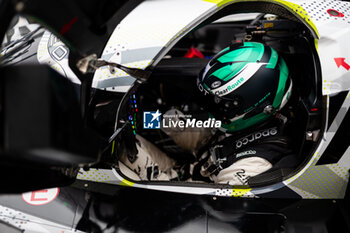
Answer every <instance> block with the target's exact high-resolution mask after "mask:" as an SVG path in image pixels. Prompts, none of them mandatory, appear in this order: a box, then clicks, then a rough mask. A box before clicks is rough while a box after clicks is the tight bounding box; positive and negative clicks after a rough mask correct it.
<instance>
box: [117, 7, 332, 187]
mask: <svg viewBox="0 0 350 233" xmlns="http://www.w3.org/2000/svg"><path fill="white" fill-rule="evenodd" d="M248 5H249V4H248ZM258 5H259V4H257V5H256V6H254V7H255V8H256V9H260V10H262V11H260V12H259V13H249V14H247V13H242V12H244V11H245V10H244V9H245V7H248V6H247V5H246V4H243V5H242V7H243V8H244V9H243V10H242V9H241V8H238V7H237V6H235V8H232V9H231V8H230V7H227V8H225V9H224V10H222V11H220V12H219V13H217V14H216V15H213V16H212V17H211V18H209V19H208V20H206V22H204V23H202V24H201V26H200V27H197V28H196V29H194V30H192V31H191V32H190V33H189V34H187V35H186V36H185V37H184V38H182V39H181V40H179V41H178V42H177V44H176V45H175V46H174V47H173V48H172V49H171V50H170V51H169V52H168V53H167V54H166V55H165V56H164V58H163V59H162V60H161V61H160V62H159V63H158V65H157V66H156V67H155V69H154V70H153V73H152V75H151V77H150V78H149V80H148V81H147V82H145V83H143V84H141V85H140V86H139V87H138V88H137V89H135V90H133V92H132V94H131V95H130V96H129V100H128V104H127V105H125V107H124V109H122V111H121V112H120V119H122V121H123V122H129V123H130V131H131V132H132V134H134V135H136V139H135V141H136V144H137V143H140V141H142V142H145V141H147V143H150V144H152V148H154V147H156V148H157V149H156V150H159V152H157V153H160V154H162V155H164V154H165V155H166V156H167V157H168V158H169V161H168V162H165V163H166V164H167V166H165V167H164V165H163V168H164V169H165V170H167V172H165V173H166V174H167V176H166V178H165V177H164V176H162V178H159V176H161V173H162V172H161V171H160V170H161V169H160V168H159V166H160V167H162V165H159V164H157V163H156V162H152V163H149V164H147V165H146V164H145V163H143V164H142V166H145V170H146V172H144V175H143V176H140V173H142V171H141V170H142V169H140V164H137V163H135V160H136V159H137V158H138V157H139V156H141V157H142V156H143V155H142V154H143V153H140V154H137V153H136V151H138V152H140V151H139V150H140V148H141V147H138V149H136V150H134V153H130V150H125V151H127V153H126V157H125V158H124V160H123V159H121V161H119V169H120V171H121V173H122V174H124V175H125V176H126V177H128V178H131V179H132V180H135V179H136V180H141V182H142V181H145V182H147V181H153V182H155V181H157V182H160V181H162V182H165V181H171V182H174V181H177V182H195V183H198V182H199V183H203V182H204V183H213V179H209V178H208V177H205V178H203V177H202V176H201V178H198V176H200V175H198V174H201V175H203V173H205V172H203V169H204V168H203V166H205V165H206V163H207V162H208V161H207V159H206V162H204V161H202V162H201V161H200V160H201V156H202V157H203V153H205V151H208V150H210V148H211V149H213V148H215V146H214V145H216V144H217V143H218V140H219V141H220V140H222V139H223V138H227V137H230V135H235V137H236V138H242V137H243V136H244V135H250V134H251V135H253V139H254V132H255V131H254V130H257V128H259V127H258V126H257V125H253V126H252V127H250V128H249V129H247V130H243V132H242V131H240V132H236V133H231V134H230V132H227V130H226V131H225V132H222V130H221V131H220V130H218V129H215V127H211V129H209V130H206V131H205V130H203V127H202V128H201V129H198V128H197V129H193V128H192V129H189V128H188V127H187V128H186V127H184V128H181V127H179V125H175V124H173V127H172V126H171V124H172V122H176V121H181V120H184V121H186V119H187V118H190V119H197V120H198V119H202V120H203V121H205V120H206V119H211V118H215V117H213V116H210V113H209V117H208V111H207V109H206V106H207V105H208V104H209V103H208V102H207V100H203V99H201V98H200V97H199V95H200V91H199V90H198V81H197V79H198V77H199V76H200V74H201V72H202V73H203V70H204V69H208V68H205V67H206V66H207V64H208V63H209V62H210V61H212V60H213V57H214V58H215V57H217V54H218V53H220V51H222V50H225V48H227V47H231V48H232V47H239V46H243V44H246V45H247V44H249V43H256V44H262V45H264V46H268V47H271V48H272V50H274V51H277V52H276V53H278V55H279V56H280V57H282V58H283V59H284V60H285V63H286V64H287V66H288V70H289V78H290V79H291V82H292V83H293V88H292V91H291V93H290V96H288V98H289V100H288V103H287V104H286V106H284V107H283V109H282V110H281V111H280V112H279V114H277V115H278V118H279V119H278V120H279V121H282V122H286V121H288V124H287V125H288V127H286V128H287V130H286V134H287V135H288V137H289V138H290V139H292V140H291V144H290V147H291V148H292V150H293V153H292V154H293V156H291V157H293V158H292V159H291V158H289V159H286V160H285V161H284V163H279V165H278V166H277V167H274V166H273V167H272V168H269V169H267V170H265V171H264V172H261V173H259V174H255V175H254V176H248V179H245V178H247V177H246V176H245V177H243V179H245V180H244V182H242V183H240V184H239V185H248V186H249V187H255V186H258V187H259V186H264V185H268V184H273V183H276V182H280V181H283V180H284V179H286V178H288V177H290V176H292V175H293V174H295V172H296V171H298V170H299V169H301V168H302V167H303V165H304V164H305V163H307V162H308V160H309V159H310V156H311V155H312V154H313V152H314V149H315V145H317V142H318V140H320V135H321V134H322V131H323V130H324V125H322V124H323V122H324V119H323V118H324V115H323V113H322V112H323V109H324V108H325V102H324V99H323V98H322V95H321V76H320V65H319V60H318V56H317V51H316V50H317V45H315V43H314V39H313V38H314V37H313V35H312V32H310V30H309V29H308V28H307V27H306V26H305V25H303V24H302V23H300V22H298V20H297V19H296V18H295V17H294V16H292V15H290V14H289V13H288V12H285V11H284V10H282V9H277V10H276V9H274V10H273V9H272V10H271V9H262V6H258ZM277 8H278V7H277ZM236 9H240V12H235V11H236ZM250 12H251V11H250ZM262 12H263V13H262ZM264 12H266V13H264ZM272 12H273V13H274V14H269V13H272ZM233 13H235V14H233ZM213 85H215V83H214V84H213ZM257 88H258V87H257ZM253 92H254V90H252V93H250V94H253ZM248 95H249V93H248ZM158 112H159V116H160V114H161V113H162V114H163V115H162V120H160V119H161V118H157V119H159V121H160V124H161V125H160V126H161V127H158V126H155V127H153V128H151V129H149V128H148V127H147V125H145V121H147V119H148V118H147V117H148V116H146V115H145V114H146V113H153V114H154V113H158ZM153 117H157V116H154V115H153ZM153 117H152V118H153ZM148 120H152V119H148ZM213 124H214V123H213ZM213 124H212V126H213ZM160 128H162V129H160ZM169 128H171V129H169ZM209 128H210V127H209ZM140 138H142V139H140ZM215 143H216V144H215ZM230 143H231V144H232V143H233V142H230ZM265 147H266V146H265ZM148 148H150V147H148ZM215 149H216V150H217V148H215ZM146 150H147V149H146ZM244 153H246V154H247V153H248V154H249V153H251V150H248V152H246V151H245V152H244ZM240 156H242V153H240ZM118 157H119V158H122V155H121V154H119V155H118ZM149 160H152V156H151V157H149V158H148V157H147V161H148V162H149ZM134 163H135V164H134ZM160 163H162V162H160ZM214 163H215V162H214ZM133 164H134V165H135V166H133ZM136 164H137V165H136ZM198 164H200V165H201V166H199V165H198ZM281 164H282V165H281ZM125 165H126V166H125ZM252 166H258V165H252ZM199 167H200V168H199ZM215 169H216V168H215ZM254 169H258V168H257V167H254ZM130 171H131V172H130ZM133 172H134V173H136V175H135V174H133V175H130V174H132V173H133ZM169 173H170V174H171V175H169ZM173 173H175V175H174V174H173ZM211 173H213V172H211ZM216 173H217V171H216ZM128 174H129V175H128ZM130 176H132V177H130ZM140 177H141V178H140ZM133 178H134V179H133ZM218 183H220V184H231V183H228V182H218ZM235 184H236V183H235Z"/></svg>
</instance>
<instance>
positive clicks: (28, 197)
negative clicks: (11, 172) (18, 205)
mask: <svg viewBox="0 0 350 233" xmlns="http://www.w3.org/2000/svg"><path fill="white" fill-rule="evenodd" d="M58 193H59V188H52V189H43V190H38V191H33V192H27V193H23V194H22V199H23V200H24V201H25V202H26V203H28V204H29V205H46V204H48V203H50V202H52V201H53V200H55V199H56V197H57V196H58Z"/></svg>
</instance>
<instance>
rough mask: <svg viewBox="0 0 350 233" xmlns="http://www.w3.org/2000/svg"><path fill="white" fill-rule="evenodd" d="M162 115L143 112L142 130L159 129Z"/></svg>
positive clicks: (157, 112)
mask: <svg viewBox="0 0 350 233" xmlns="http://www.w3.org/2000/svg"><path fill="white" fill-rule="evenodd" d="M161 115H162V114H161V113H160V112H159V110H157V111H156V112H143V128H144V129H160V116H161Z"/></svg>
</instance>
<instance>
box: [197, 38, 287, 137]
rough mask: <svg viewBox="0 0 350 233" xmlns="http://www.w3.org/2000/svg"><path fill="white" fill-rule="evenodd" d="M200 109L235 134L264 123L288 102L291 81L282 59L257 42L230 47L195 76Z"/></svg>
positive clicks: (226, 130)
mask: <svg viewBox="0 0 350 233" xmlns="http://www.w3.org/2000/svg"><path fill="white" fill-rule="evenodd" d="M197 87H198V89H199V91H200V96H201V97H200V98H201V101H202V103H203V107H205V108H206V109H207V111H208V112H209V115H210V117H212V118H215V119H217V120H221V121H222V130H223V131H225V132H228V133H232V132H236V131H239V130H243V129H246V128H248V127H251V126H254V125H256V124H258V123H261V122H264V121H265V120H267V119H268V118H269V117H271V116H272V115H275V114H276V113H277V111H279V110H280V109H281V108H282V107H283V106H284V105H285V104H286V103H287V101H288V99H289V97H290V93H291V89H292V81H291V79H290V77H289V71H288V67H287V64H286V62H285V61H284V59H283V58H282V57H281V56H279V55H278V53H277V52H276V51H275V50H274V49H273V48H271V47H270V46H267V45H264V44H262V43H258V42H244V43H243V42H241V43H234V44H231V45H230V46H229V47H227V48H225V49H224V50H222V51H221V52H219V53H218V54H217V55H216V56H214V57H213V58H212V59H211V60H210V61H209V63H208V64H207V65H206V67H205V68H204V69H203V70H202V71H201V72H200V74H199V76H198V77H197Z"/></svg>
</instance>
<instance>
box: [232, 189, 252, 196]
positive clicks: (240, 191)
mask: <svg viewBox="0 0 350 233" xmlns="http://www.w3.org/2000/svg"><path fill="white" fill-rule="evenodd" d="M250 190H252V189H249V188H248V189H232V193H231V196H232V197H242V196H244V195H245V194H247V193H248V192H249V191H250Z"/></svg>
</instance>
